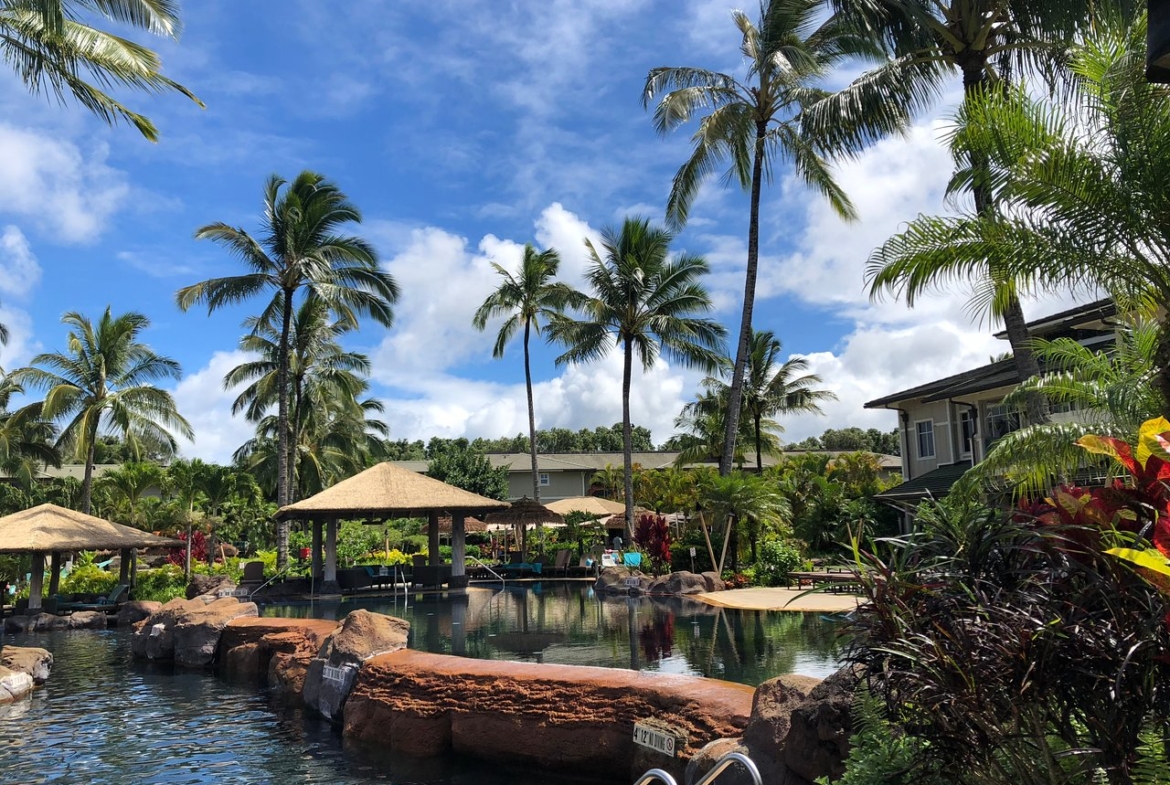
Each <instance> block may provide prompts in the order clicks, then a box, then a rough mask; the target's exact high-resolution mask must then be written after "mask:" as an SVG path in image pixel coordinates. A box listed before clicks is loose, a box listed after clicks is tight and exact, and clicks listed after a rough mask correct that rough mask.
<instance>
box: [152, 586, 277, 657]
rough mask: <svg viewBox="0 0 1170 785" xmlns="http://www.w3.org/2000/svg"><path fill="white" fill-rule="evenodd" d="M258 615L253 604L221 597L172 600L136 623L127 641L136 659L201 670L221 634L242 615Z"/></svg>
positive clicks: (213, 651)
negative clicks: (205, 600)
mask: <svg viewBox="0 0 1170 785" xmlns="http://www.w3.org/2000/svg"><path fill="white" fill-rule="evenodd" d="M256 615H258V613H257V609H256V604H255V603H251V602H240V601H239V600H238V599H236V598H235V597H224V598H222V599H218V600H215V601H213V602H204V601H203V600H202V599H199V598H196V599H193V600H182V599H174V600H171V601H170V602H168V603H166V604H165V605H163V606H162V607H161V608H159V609H158V610H157V611H155V612H154V613H152V614H151V615H150V616H149V617H147V618H146V619H145V620H143V621H141V622H139V623H138V625H137V626H136V628H135V630H134V635H133V636H132V637H131V639H130V649H131V651H132V652H133V653H134V656H135V657H143V658H146V659H150V660H171V659H173V660H174V661H175V663H176V664H177V665H181V666H183V667H185V668H204V667H206V666H208V665H210V664H211V663H212V661H213V660H214V659H215V652H216V649H217V648H218V646H219V638H220V634H221V633H222V632H223V629H224V627H225V626H227V623H228V622H230V621H231V620H232V619H236V618H239V617H241V616H256Z"/></svg>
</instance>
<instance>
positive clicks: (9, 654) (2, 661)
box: [0, 646, 53, 684]
mask: <svg viewBox="0 0 1170 785" xmlns="http://www.w3.org/2000/svg"><path fill="white" fill-rule="evenodd" d="M0 665H3V666H4V667H5V668H8V669H9V670H13V671H17V672H19V673H27V674H28V675H29V676H30V677H31V678H32V680H33V683H35V684H44V683H45V681H46V680H47V679H48V678H49V672H50V671H51V670H52V669H53V653H52V652H51V651H48V650H47V649H38V648H36V647H33V646H5V647H3V648H0Z"/></svg>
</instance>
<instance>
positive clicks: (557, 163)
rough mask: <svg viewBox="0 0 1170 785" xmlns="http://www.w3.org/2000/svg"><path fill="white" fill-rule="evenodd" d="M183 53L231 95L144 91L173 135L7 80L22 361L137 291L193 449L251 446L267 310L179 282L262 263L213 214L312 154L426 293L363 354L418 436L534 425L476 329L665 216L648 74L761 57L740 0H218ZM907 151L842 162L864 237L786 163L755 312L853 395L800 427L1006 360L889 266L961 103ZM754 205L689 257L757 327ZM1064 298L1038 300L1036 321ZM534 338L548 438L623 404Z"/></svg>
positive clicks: (8, 275) (669, 163) (137, 101)
mask: <svg viewBox="0 0 1170 785" xmlns="http://www.w3.org/2000/svg"><path fill="white" fill-rule="evenodd" d="M184 19H185V29H184V31H183V35H182V38H181V40H180V41H179V42H178V43H171V42H166V41H158V40H153V41H150V44H151V45H152V46H154V47H155V48H156V49H157V50H158V51H159V52H160V53H161V55H162V57H163V60H164V66H165V67H164V70H165V72H166V73H167V75H169V76H171V77H172V78H174V79H176V80H178V81H180V82H181V83H183V84H185V85H186V86H187V87H189V88H190V89H191V90H193V91H194V92H195V93H196V94H197V95H199V97H200V98H201V99H203V100H204V102H205V103H206V104H207V108H206V109H205V110H200V109H198V108H197V107H196V106H194V105H193V104H191V103H189V102H187V101H186V100H184V99H182V98H181V97H179V96H177V95H167V96H142V95H133V94H131V95H127V96H124V99H125V100H126V101H127V102H128V103H129V104H130V105H131V106H133V107H134V108H135V109H138V110H139V111H143V112H144V113H146V114H147V115H149V116H150V117H151V118H152V119H153V120H154V121H155V123H156V125H157V126H158V127H159V130H160V132H161V141H160V142H159V143H158V144H157V145H154V144H150V143H148V142H146V141H145V140H143V139H141V138H140V137H139V136H138V135H137V133H136V132H135V131H134V130H133V129H130V128H127V127H125V126H122V127H115V128H112V129H111V128H107V127H105V126H104V125H102V124H101V123H99V122H98V121H96V120H94V119H93V118H91V117H89V116H88V115H86V114H85V113H84V112H83V111H82V110H81V109H79V108H77V107H76V106H70V105H66V106H64V107H61V106H58V105H56V104H54V103H52V102H49V101H46V100H45V99H44V98H36V97H31V96H29V95H28V94H27V92H26V91H25V90H24V89H23V87H22V86H21V85H20V84H19V83H18V82H17V80H16V79H15V77H12V76H10V75H9V74H8V73H7V72H4V73H0V107H2V109H3V115H2V116H3V118H4V119H3V120H2V121H0V321H3V322H4V323H6V324H8V325H9V328H10V330H11V332H12V340H11V341H10V343H9V345H8V346H7V347H5V348H3V349H0V365H2V366H3V367H4V368H5V369H11V368H14V367H18V366H20V365H22V364H24V363H26V362H27V361H28V359H29V358H30V357H31V356H32V355H33V354H35V353H36V352H38V351H55V350H60V349H62V348H63V347H64V338H65V331H64V328H63V327H62V325H60V322H59V319H60V316H61V314H62V313H63V312H65V311H69V310H76V311H80V312H82V313H84V314H87V315H90V316H92V317H94V318H96V317H97V316H98V315H99V314H100V313H101V311H102V310H103V309H104V308H105V307H106V306H107V305H110V306H112V307H113V309H114V310H115V311H116V312H122V311H127V310H137V311H140V312H143V313H145V314H146V315H147V316H149V317H150V319H151V320H152V322H153V326H152V328H151V329H150V331H149V332H148V334H147V335H146V340H147V341H148V342H149V343H150V344H151V345H152V346H153V347H154V348H155V349H156V350H157V351H159V352H162V353H164V354H168V355H170V356H172V357H175V358H176V359H177V360H179V361H180V362H181V363H182V366H183V370H184V379H183V380H182V381H181V382H180V383H179V384H177V385H176V386H175V393H176V396H177V398H178V401H179V405H180V410H181V411H182V413H183V414H184V415H185V416H186V417H187V418H188V419H189V420H191V422H192V424H193V426H194V428H195V431H196V440H195V442H194V444H184V446H183V451H184V453H185V454H186V455H189V456H200V457H204V458H208V459H215V460H227V459H228V458H229V457H230V454H231V452H232V450H233V449H234V448H235V447H236V446H238V445H239V444H240V443H241V442H242V441H243V440H244V439H246V438H247V437H248V436H249V435H250V432H251V427H250V426H249V425H248V424H247V423H244V422H242V421H236V420H233V418H232V417H231V416H230V402H231V399H232V397H233V394H232V393H231V391H224V390H223V389H222V384H221V380H222V378H223V374H224V372H225V371H226V370H227V369H229V368H230V367H232V366H233V365H235V364H236V363H238V362H239V361H240V360H241V359H242V357H243V356H242V355H241V354H240V353H239V352H238V351H237V350H236V345H237V341H238V339H239V337H240V334H241V328H240V326H239V325H240V322H241V320H242V319H243V317H244V316H245V315H247V314H248V313H250V312H251V310H252V309H251V308H249V307H242V308H239V309H236V310H234V311H222V312H218V313H216V314H215V315H213V316H211V317H208V316H207V315H206V313H205V312H202V311H194V310H193V311H191V312H189V313H185V314H184V313H181V312H180V311H179V310H178V309H177V308H176V307H175V306H174V291H175V290H176V289H177V288H179V287H181V286H184V285H187V284H190V283H194V282H196V281H200V280H203V279H205V278H209V277H213V276H219V275H229V274H234V273H235V272H238V267H237V266H236V265H235V263H234V262H233V260H232V259H231V258H229V257H228V256H227V255H226V254H225V253H224V252H223V251H222V250H221V249H220V248H218V247H217V246H214V245H212V244H210V243H206V242H196V241H195V240H194V239H193V234H194V231H195V229H196V228H198V227H199V226H201V225H204V224H206V223H210V222H212V221H226V222H228V223H231V224H234V225H239V226H242V227H244V228H245V229H248V230H249V231H254V230H256V228H257V225H258V220H259V215H260V210H261V188H262V185H263V183H264V181H265V178H266V177H267V176H268V175H269V174H271V173H279V174H281V175H284V176H286V177H289V178H291V177H294V176H295V175H296V174H297V173H298V172H299V171H301V170H302V169H306V168H308V169H313V170H316V171H319V172H321V173H323V174H325V175H326V176H328V177H330V178H332V179H334V180H336V181H337V182H338V184H339V185H340V186H341V188H342V189H343V190H344V191H345V192H346V193H347V194H348V195H349V196H350V198H351V199H352V200H353V201H354V202H355V203H356V204H357V205H358V206H359V207H360V208H361V209H362V211H363V212H364V215H365V221H364V223H363V225H362V227H361V228H360V229H359V231H360V232H361V233H362V234H363V235H365V236H366V237H368V238H369V239H370V240H371V241H372V242H374V243H375V245H376V247H377V248H378V250H379V252H380V255H381V258H382V261H383V263H384V264H385V265H386V266H387V268H388V269H389V270H390V271H391V272H392V273H393V274H394V275H395V276H396V278H397V279H398V281H399V284H400V285H401V287H402V298H401V301H400V304H399V306H398V308H397V311H396V324H395V326H394V327H393V328H392V329H390V330H389V331H386V330H384V329H382V328H378V327H375V326H373V325H367V326H366V327H365V328H364V329H363V330H362V331H361V333H359V334H358V335H356V336H355V337H354V339H353V341H352V342H351V343H352V346H353V348H356V349H361V350H363V351H366V352H368V353H369V354H370V356H371V358H372V359H373V362H374V380H375V385H376V387H375V392H376V393H377V394H378V395H379V397H381V398H383V399H384V400H385V402H386V404H387V411H386V415H385V419H386V420H387V422H388V423H389V425H390V427H391V430H392V432H393V436H394V437H395V438H411V439H414V438H427V437H429V436H432V435H441V436H461V435H462V436H468V437H474V436H500V435H511V434H515V433H519V432H522V431H524V430H526V415H525V403H524V387H523V372H522V366H521V359H520V358H521V356H520V353H519V344H517V345H516V347H515V349H514V351H512V352H509V354H508V356H507V357H506V358H505V359H503V360H500V361H495V360H492V359H491V356H490V354H491V343H492V340H493V338H494V334H493V332H492V331H491V329H490V328H489V331H488V332H487V333H486V334H479V333H477V332H476V331H474V330H473V329H472V328H471V326H470V315H471V313H472V311H474V309H475V308H476V306H478V304H479V303H480V302H482V300H483V298H484V297H485V296H486V295H487V293H488V292H489V291H490V290H491V289H492V287H493V286H494V280H493V273H492V272H491V269H490V267H489V264H490V262H491V261H497V262H499V263H500V264H503V265H504V266H505V267H513V266H514V265H515V264H516V263H517V261H518V259H519V254H520V249H521V248H522V246H523V244H524V243H525V242H534V243H536V244H537V245H539V246H541V247H549V246H552V247H555V248H557V250H558V251H560V253H561V255H562V257H563V259H564V262H563V265H562V273H563V277H564V278H565V279H566V280H568V281H570V282H574V283H576V282H577V281H579V276H580V274H581V272H582V270H584V268H585V264H586V257H585V251H584V244H583V240H584V238H586V237H596V233H597V231H598V229H599V228H600V227H603V226H606V225H614V224H619V223H620V221H621V220H622V218H623V217H624V216H626V215H631V214H638V215H643V216H646V217H649V218H652V219H655V220H661V217H662V209H663V205H664V203H665V198H666V194H667V192H668V189H669V183H670V178H671V176H672V175H673V174H674V171H675V169H676V168H677V167H678V166H679V164H680V163H682V161H683V160H684V159H685V157H686V156H687V154H688V151H689V140H688V137H689V129H688V130H684V131H682V132H679V133H678V134H676V135H674V136H672V137H670V138H668V139H661V138H659V137H657V136H656V135H655V133H654V130H653V127H652V124H651V120H650V116H649V113H648V112H646V111H644V110H643V109H642V107H641V100H640V96H641V88H642V85H643V82H644V79H645V76H646V72H647V71H648V69H649V68H651V67H654V66H659V65H697V66H703V67H708V68H713V69H718V70H735V69H739V68H741V63H740V59H739V54H738V44H739V39H738V33H737V31H736V29H735V27H734V25H733V24H732V22H731V17H730V6H729V5H728V0H671V1H670V2H666V1H665V0H514V2H511V3H507V4H504V3H499V2H471V1H470V0H458V1H457V0H401V1H400V2H394V3H388V2H377V1H376V0H349V1H348V2H345V3H319V2H312V1H311V0H283V2H275V0H251V1H250V2H247V3H241V2H238V0H198V2H188V3H187V4H186V8H185V9H184ZM955 98H957V85H956V92H953V93H952V95H951V96H950V98H949V99H948V102H944V103H943V104H942V105H940V107H939V109H938V110H937V111H936V112H934V113H933V115H931V116H928V117H923V118H921V120H920V122H919V123H918V125H916V127H915V128H914V129H912V130H911V132H910V133H909V134H908V135H907V136H906V137H905V138H895V139H889V140H885V141H883V142H881V143H879V144H878V145H876V146H875V147H874V148H873V149H871V150H870V151H868V152H867V153H866V154H865V155H863V156H862V157H861V158H860V159H859V160H857V161H853V162H850V163H848V164H845V165H842V166H841V167H840V169H839V178H840V181H841V183H842V184H843V186H844V187H845V188H846V190H847V191H848V193H849V194H850V196H851V198H852V199H853V200H854V202H855V204H856V205H857V207H858V210H859V213H860V217H861V220H860V221H859V222H857V223H856V224H853V225H845V224H843V223H841V222H840V221H839V220H838V219H836V218H835V217H834V216H832V214H831V213H830V211H829V210H828V208H827V207H826V206H825V205H824V204H822V203H821V202H820V201H819V200H818V199H817V198H816V197H814V196H813V195H811V194H809V193H808V192H806V191H805V190H803V189H802V188H801V187H800V186H799V185H798V184H796V183H794V182H792V181H790V180H789V178H788V176H787V173H786V172H783V171H781V172H778V173H777V174H778V176H777V180H776V182H775V183H774V184H773V185H772V186H771V187H770V188H769V189H768V191H767V193H766V199H765V204H764V209H763V215H764V226H763V232H762V248H761V252H762V268H761V275H760V285H759V290H758V296H759V298H760V299H759V301H758V303H757V311H756V316H757V318H756V324H757V326H758V327H762V328H767V329H772V330H774V331H775V333H776V334H777V335H778V336H779V337H780V338H781V339H782V341H783V342H784V346H785V350H786V352H794V353H799V354H802V355H805V356H807V357H808V358H809V360H810V362H811V363H812V365H813V367H814V369H815V370H816V371H817V372H819V373H820V374H821V375H822V376H823V377H824V380H825V386H826V387H828V388H830V389H833V390H834V391H835V392H836V393H837V394H838V396H839V398H840V400H839V401H837V402H836V403H833V404H830V405H829V406H827V407H826V410H827V414H828V416H826V417H823V418H810V417H800V418H790V419H789V420H786V421H785V425H786V427H787V433H786V438H788V439H790V440H798V439H800V438H803V437H804V436H807V435H810V434H819V433H820V432H821V431H822V430H824V428H826V427H830V426H831V427H843V426H846V425H861V426H866V427H868V426H877V427H882V428H892V427H893V426H894V418H893V415H892V414H891V413H880V412H867V411H865V410H863V409H862V407H861V404H862V403H863V402H864V401H865V400H868V399H871V398H874V397H877V396H879V395H884V394H886V393H888V392H891V391H893V390H896V389H901V388H903V387H906V386H910V385H912V384H916V383H919V382H921V381H924V380H926V379H929V378H933V377H937V376H941V375H945V374H947V373H952V372H955V371H958V370H963V369H966V368H970V367H974V366H976V365H979V364H981V363H983V362H986V360H987V357H988V355H989V354H992V353H998V352H1000V351H1004V350H1006V344H1003V343H1001V342H998V341H996V340H995V339H993V338H992V337H991V336H990V330H989V328H988V326H987V325H979V324H977V323H972V321H971V320H970V319H969V318H967V316H966V315H965V314H964V313H963V310H962V307H961V306H962V303H963V301H964V299H965V296H966V295H965V294H964V293H963V292H954V293H944V294H940V296H938V297H936V298H933V299H932V300H931V301H930V302H929V303H926V304H925V305H920V306H919V307H918V308H917V309H915V310H913V311H911V310H908V309H906V308H905V307H904V306H903V305H901V304H899V303H878V304H871V303H869V301H868V299H867V297H866V295H865V292H864V290H863V280H862V272H863V270H864V264H865V259H866V256H867V255H868V253H869V251H870V249H872V248H873V246H874V245H876V244H877V243H879V242H880V241H881V240H882V239H884V238H885V237H886V236H887V235H889V234H890V233H891V232H892V231H894V230H896V229H897V227H898V225H899V224H900V223H902V222H904V221H906V220H908V219H910V218H912V217H914V216H915V215H916V214H918V213H919V212H935V211H938V210H939V209H942V206H943V204H942V190H943V188H944V186H945V181H946V177H947V173H948V171H949V168H950V162H949V159H948V157H947V155H946V153H945V151H943V149H942V148H941V147H940V145H939V142H938V139H939V136H940V134H941V132H942V130H943V129H944V128H945V124H946V119H945V118H946V116H947V114H948V112H949V106H948V105H947V103H950V104H953V102H954V100H955ZM746 230H747V213H746V209H745V199H744V196H743V195H742V194H741V193H739V192H738V191H735V190H731V189H728V188H724V187H723V186H722V185H721V184H720V183H719V182H718V181H717V180H715V181H712V182H711V183H709V184H708V186H707V187H706V188H705V189H704V191H703V193H702V195H701V196H700V198H699V200H698V202H697V204H696V206H695V208H694V209H693V210H692V221H691V225H690V226H689V227H688V228H687V230H686V231H685V232H684V233H682V234H681V235H680V236H679V238H678V239H677V241H676V247H677V248H678V249H680V250H682V249H685V250H687V251H689V252H692V253H699V254H703V255H705V256H706V257H707V259H708V261H709V262H710V263H711V265H712V268H713V275H712V276H711V278H710V280H709V284H710V287H711V289H712V291H713V294H714V296H715V300H716V303H717V305H718V307H719V310H718V313H717V314H716V316H717V317H718V318H719V319H721V320H722V321H724V322H725V323H726V324H728V325H729V326H732V327H734V326H735V325H737V324H738V313H739V307H740V298H741V297H742V274H743V266H744V261H745V257H746V250H745V248H746V246H745V238H746V233H747V231H746ZM1062 305H1063V304H1062V303H1055V302H1048V303H1040V304H1036V305H1034V306H1033V307H1032V308H1031V309H1030V311H1029V316H1033V315H1036V316H1038V315H1040V314H1041V313H1043V312H1045V311H1054V310H1057V309H1058V308H1059V307H1061V306H1062ZM554 356H555V352H553V351H552V350H550V349H546V348H540V349H538V350H537V351H536V354H535V362H534V369H533V370H534V375H535V378H536V379H537V380H538V387H537V416H538V421H539V422H538V425H539V426H540V427H554V426H562V427H570V428H580V427H593V426H595V425H600V424H606V425H608V424H612V423H614V422H617V421H619V420H620V417H621V402H620V363H619V361H618V358H617V356H616V354H615V355H613V356H611V357H610V358H608V359H607V360H604V361H601V362H599V363H596V364H594V365H591V366H584V367H578V368H556V367H554V365H553V362H552V358H553V357H554ZM698 378H699V377H698V375H697V374H696V373H694V372H691V371H688V370H685V369H680V368H676V367H670V366H669V365H666V364H662V365H660V366H659V367H657V368H655V369H654V370H653V371H652V372H650V373H649V374H647V375H646V376H644V377H642V378H637V379H635V390H634V394H633V400H632V406H633V411H634V420H635V422H637V423H639V424H643V425H646V426H647V427H650V428H651V429H652V431H653V433H654V437H655V440H656V441H659V442H661V441H662V440H664V439H665V438H667V437H668V436H669V435H670V432H671V430H672V421H673V418H674V416H675V415H676V414H677V413H678V410H679V408H680V407H681V406H682V404H683V403H684V402H685V401H686V400H688V399H689V397H690V396H691V395H692V394H693V391H694V389H695V385H696V383H697V381H698Z"/></svg>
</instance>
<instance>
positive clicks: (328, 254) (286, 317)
mask: <svg viewBox="0 0 1170 785" xmlns="http://www.w3.org/2000/svg"><path fill="white" fill-rule="evenodd" d="M264 205H265V216H264V221H263V225H262V229H263V235H262V239H261V240H259V241H258V240H256V239H254V238H253V237H252V236H251V235H249V234H248V233H247V232H246V231H244V230H243V229H239V228H235V227H232V226H228V225H227V224H224V223H213V224H209V225H207V226H204V227H203V228H201V229H200V230H199V231H198V232H196V233H195V236H196V238H198V239H201V240H203V239H205V240H212V241H214V242H216V243H219V244H220V245H223V246H224V247H225V248H227V249H228V251H230V252H231V253H232V254H233V255H235V256H236V257H238V258H239V259H240V261H242V262H243V263H244V266H245V267H247V268H248V269H249V272H247V273H244V274H243V275H235V276H229V277H224V278H212V279H210V280H207V281H203V282H202V283H198V284H194V285H193V286H188V287H185V288H183V289H180V290H179V291H178V292H177V293H176V295H175V297H176V301H177V302H178V304H179V307H180V308H182V309H183V310H187V309H188V308H190V307H191V306H192V305H195V304H196V303H206V305H207V310H208V313H211V312H213V311H215V310H217V309H219V308H220V307H223V306H225V305H231V304H235V303H238V302H241V301H243V300H246V299H249V298H251V297H253V296H255V295H258V294H260V293H261V292H266V291H268V292H271V293H272V299H271V300H270V301H269V302H268V304H267V305H266V306H265V308H264V310H263V311H262V312H261V314H260V315H259V316H258V317H257V319H256V321H255V322H254V324H255V325H274V324H277V323H279V324H280V341H279V348H280V356H279V361H280V365H279V369H278V372H277V433H276V439H277V442H278V443H279V447H280V449H279V452H278V455H277V473H276V494H277V498H276V501H277V504H278V505H285V504H288V503H289V502H290V501H292V500H293V499H292V496H291V493H290V490H291V483H290V477H289V466H288V454H289V449H290V448H289V444H290V440H291V438H292V434H291V432H290V427H289V424H290V421H289V394H290V385H289V362H290V359H291V357H290V354H291V344H290V342H289V338H290V335H291V330H292V319H293V315H294V312H295V310H296V299H297V298H298V295H299V294H302V293H303V294H304V296H307V297H309V298H312V299H317V300H320V301H322V302H323V303H325V305H326V306H327V307H328V309H329V311H330V312H331V313H333V314H334V315H335V316H336V318H337V319H338V320H339V321H343V322H350V323H353V324H357V321H358V316H359V315H368V316H370V317H372V318H373V319H374V320H375V321H377V322H379V323H380V324H382V325H385V326H387V327H389V326H390V325H391V324H392V322H393V311H392V310H391V306H392V305H393V303H394V302H395V301H396V300H397V299H398V285H397V284H396V283H395V282H394V279H393V278H392V277H391V276H390V274H389V273H387V272H385V271H384V270H382V269H381V268H380V267H379V266H378V257H377V254H376V252H375V251H374V248H373V246H371V245H370V244H369V243H368V242H366V241H365V240H363V239H362V238H360V237H356V236H352V235H345V234H339V233H338V232H339V230H341V229H342V228H343V227H345V226H346V225H348V224H350V223H360V222H361V212H360V211H359V210H358V209H357V207H356V206H354V205H353V204H352V203H351V202H350V201H349V200H348V199H347V198H346V196H345V194H344V193H342V191H341V189H340V188H338V187H337V185H336V184H335V183H333V182H331V181H329V180H326V179H325V178H324V177H323V176H322V175H320V174H317V173H315V172H310V171H304V172H301V174H300V175H298V176H297V178H296V179H295V180H294V181H293V182H292V183H288V182H286V181H285V180H284V179H282V178H281V177H279V176H277V175H273V176H272V177H270V178H269V179H268V182H267V184H266V186H265V189H264ZM288 533H289V524H288V522H287V521H279V522H278V523H277V563H278V565H279V567H280V568H281V569H283V568H284V567H285V566H286V565H287V564H288Z"/></svg>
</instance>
